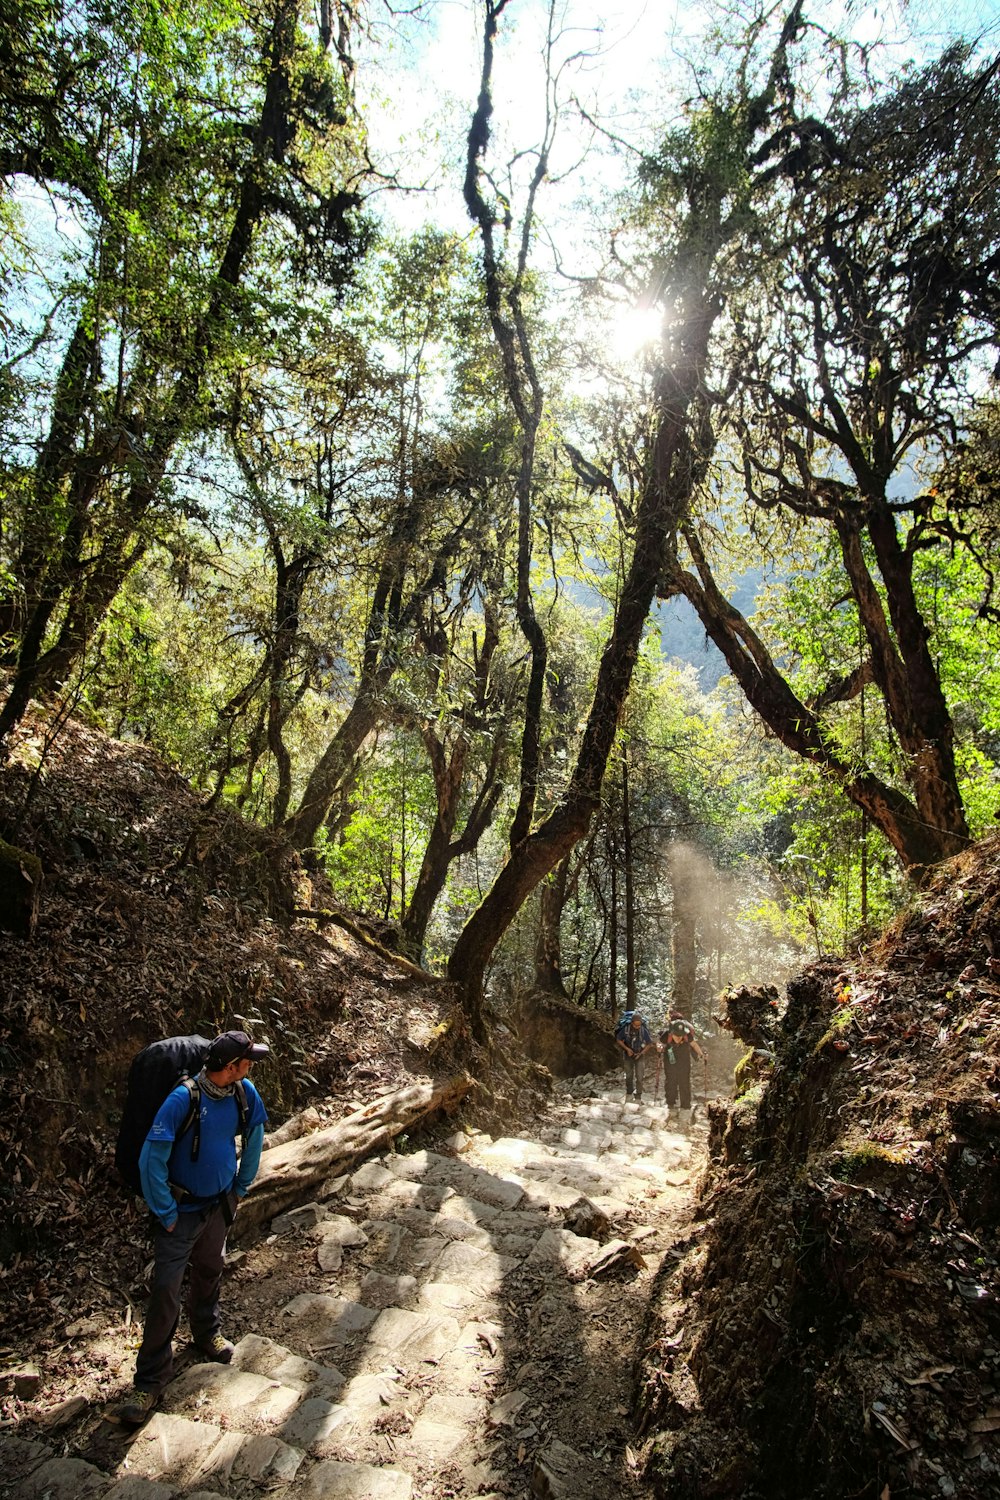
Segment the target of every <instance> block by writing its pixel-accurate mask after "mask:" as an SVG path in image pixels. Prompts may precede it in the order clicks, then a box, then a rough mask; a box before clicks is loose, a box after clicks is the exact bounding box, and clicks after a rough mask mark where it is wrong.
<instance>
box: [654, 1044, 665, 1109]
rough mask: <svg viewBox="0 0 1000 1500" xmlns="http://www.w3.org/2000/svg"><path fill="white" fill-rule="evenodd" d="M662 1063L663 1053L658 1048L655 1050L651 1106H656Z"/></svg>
mask: <svg viewBox="0 0 1000 1500" xmlns="http://www.w3.org/2000/svg"><path fill="white" fill-rule="evenodd" d="M662 1062H663V1053H662V1052H661V1051H660V1049H659V1047H657V1049H656V1078H655V1079H654V1081H653V1104H654V1105H655V1104H656V1096H657V1094H658V1093H659V1092H660V1065H661V1063H662Z"/></svg>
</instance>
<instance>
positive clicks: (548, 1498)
mask: <svg viewBox="0 0 1000 1500" xmlns="http://www.w3.org/2000/svg"><path fill="white" fill-rule="evenodd" d="M593 1489H594V1485H593V1465H592V1464H590V1463H588V1462H587V1460H586V1459H585V1458H583V1457H582V1456H581V1455H580V1454H579V1453H577V1452H576V1450H575V1449H574V1448H570V1447H568V1446H567V1445H566V1443H561V1442H559V1441H558V1439H557V1440H556V1441H555V1442H553V1443H550V1444H549V1446H548V1447H547V1448H546V1449H545V1450H544V1452H542V1453H539V1454H538V1455H537V1457H536V1459H535V1464H534V1468H533V1469H532V1471H531V1493H532V1495H534V1496H535V1497H536V1500H580V1496H581V1495H588V1494H592V1493H593Z"/></svg>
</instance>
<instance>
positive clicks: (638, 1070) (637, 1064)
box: [625, 1053, 646, 1099]
mask: <svg viewBox="0 0 1000 1500" xmlns="http://www.w3.org/2000/svg"><path fill="white" fill-rule="evenodd" d="M645 1063H646V1059H645V1058H644V1057H629V1056H628V1054H627V1053H626V1054H625V1092H626V1094H633V1093H634V1094H635V1097H636V1098H637V1099H641V1098H642V1074H643V1069H644V1067H645Z"/></svg>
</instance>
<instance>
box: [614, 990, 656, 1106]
mask: <svg viewBox="0 0 1000 1500" xmlns="http://www.w3.org/2000/svg"><path fill="white" fill-rule="evenodd" d="M615 1043H616V1045H617V1046H619V1047H620V1048H621V1050H622V1052H623V1053H624V1054H625V1057H624V1061H625V1098H626V1099H631V1097H632V1094H633V1092H634V1093H635V1098H636V1103H639V1101H641V1099H642V1074H643V1066H644V1064H643V1061H642V1060H643V1058H644V1057H645V1055H646V1053H647V1052H649V1051H650V1049H651V1048H652V1047H653V1046H654V1045H655V1043H654V1042H653V1038H652V1037H651V1036H650V1034H649V1028H648V1027H647V1025H646V1023H645V1021H644V1020H643V1019H642V1016H641V1015H640V1014H639V1012H638V1011H637V1010H629V1011H626V1012H625V1014H624V1015H623V1016H622V1018H621V1020H620V1021H619V1022H618V1025H617V1026H616V1028H615Z"/></svg>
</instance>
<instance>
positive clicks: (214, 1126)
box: [139, 1081, 267, 1229]
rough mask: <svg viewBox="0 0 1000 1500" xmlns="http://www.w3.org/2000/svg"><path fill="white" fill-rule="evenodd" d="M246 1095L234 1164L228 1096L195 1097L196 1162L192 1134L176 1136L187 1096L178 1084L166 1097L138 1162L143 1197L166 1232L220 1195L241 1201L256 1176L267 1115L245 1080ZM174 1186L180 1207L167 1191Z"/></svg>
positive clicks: (234, 1119)
mask: <svg viewBox="0 0 1000 1500" xmlns="http://www.w3.org/2000/svg"><path fill="white" fill-rule="evenodd" d="M243 1087H244V1089H245V1090H246V1096H247V1139H246V1145H245V1146H244V1149H243V1154H242V1156H241V1157H240V1159H239V1162H237V1157H236V1140H235V1137H236V1135H237V1133H238V1131H239V1110H238V1108H237V1105H236V1100H235V1099H234V1098H233V1097H232V1096H231V1095H230V1096H227V1097H226V1098H224V1099H211V1098H209V1096H208V1095H207V1094H205V1093H202V1094H201V1095H200V1115H201V1121H200V1130H201V1142H200V1147H199V1153H198V1160H197V1161H192V1159H191V1146H192V1143H193V1139H194V1131H193V1129H189V1130H186V1131H184V1132H183V1134H182V1135H181V1136H180V1137H179V1138H178V1134H177V1133H178V1131H179V1130H180V1129H181V1127H182V1126H183V1124H184V1121H185V1119H186V1118H187V1114H188V1108H189V1095H188V1091H187V1089H186V1088H185V1087H184V1086H183V1085H182V1086H180V1087H178V1088H176V1089H174V1091H173V1093H171V1094H169V1095H168V1096H167V1098H166V1099H165V1100H164V1102H163V1104H162V1105H161V1106H160V1109H159V1111H158V1113H157V1116H156V1119H155V1120H154V1121H153V1124H152V1126H151V1127H150V1131H149V1135H148V1136H147V1137H146V1141H145V1144H144V1145H143V1148H142V1152H141V1154H140V1157H139V1176H140V1178H141V1181H142V1194H143V1197H144V1198H145V1200H146V1202H147V1204H148V1205H149V1207H150V1209H151V1210H152V1212H153V1213H154V1214H155V1215H156V1217H157V1218H158V1219H159V1220H160V1221H161V1222H162V1223H163V1225H164V1226H165V1227H166V1228H168V1229H169V1228H170V1226H171V1225H172V1224H173V1223H174V1222H175V1221H176V1218H177V1213H178V1207H179V1208H180V1211H181V1212H187V1211H189V1210H196V1209H198V1208H201V1207H203V1206H204V1205H205V1204H206V1203H210V1202H213V1201H214V1200H215V1199H217V1198H218V1197H219V1196H220V1195H221V1194H222V1193H226V1192H230V1191H232V1190H235V1192H236V1195H237V1197H239V1198H243V1197H245V1196H246V1194H247V1192H248V1191H249V1188H250V1184H251V1183H252V1182H253V1180H254V1178H255V1176H256V1175H257V1169H258V1167H259V1166H260V1155H261V1149H262V1147H263V1144H264V1126H265V1124H266V1122H267V1111H266V1110H265V1109H264V1105H263V1102H262V1100H261V1097H260V1095H259V1094H258V1093H257V1090H256V1089H255V1088H254V1086H253V1084H252V1083H250V1082H249V1081H244V1084H243ZM171 1183H173V1184H175V1185H176V1186H178V1187H182V1188H184V1189H185V1191H186V1192H187V1193H188V1194H190V1195H191V1196H190V1198H185V1199H184V1200H183V1201H182V1202H181V1203H180V1205H178V1203H177V1200H176V1199H175V1198H174V1195H173V1193H172V1192H171V1189H170V1184H171Z"/></svg>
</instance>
